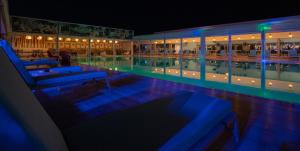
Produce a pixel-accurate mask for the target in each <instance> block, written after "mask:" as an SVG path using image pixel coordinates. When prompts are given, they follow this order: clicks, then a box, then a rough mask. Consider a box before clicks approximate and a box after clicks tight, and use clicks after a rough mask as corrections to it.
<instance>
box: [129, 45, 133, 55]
mask: <svg viewBox="0 0 300 151" xmlns="http://www.w3.org/2000/svg"><path fill="white" fill-rule="evenodd" d="M130 55H131V57H133V41H131V42H130Z"/></svg>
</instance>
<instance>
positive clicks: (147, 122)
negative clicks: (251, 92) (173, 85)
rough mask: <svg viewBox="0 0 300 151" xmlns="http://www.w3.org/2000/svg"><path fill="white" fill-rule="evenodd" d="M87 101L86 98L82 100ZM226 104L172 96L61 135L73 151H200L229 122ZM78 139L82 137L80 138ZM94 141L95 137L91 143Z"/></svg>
mask: <svg viewBox="0 0 300 151" xmlns="http://www.w3.org/2000/svg"><path fill="white" fill-rule="evenodd" d="M85 102H88V100H85ZM236 122H237V121H236V118H235V115H234V113H233V112H232V105H231V103H230V102H227V101H223V100H220V99H217V98H214V97H209V96H206V95H204V94H201V93H195V94H194V93H191V92H186V91H183V92H178V93H177V94H176V95H174V96H170V97H166V98H162V99H159V100H154V101H151V102H149V103H145V104H142V105H139V106H136V107H132V108H129V109H126V110H120V111H115V112H111V113H109V114H107V115H105V116H103V117H101V118H98V119H97V120H94V121H91V122H88V123H84V124H80V125H77V126H75V127H72V128H71V129H68V130H67V131H65V133H64V134H65V136H66V137H65V138H66V140H67V142H68V143H69V146H70V149H71V150H74V151H81V150H93V149H94V148H101V149H102V150H138V151H148V150H159V151H188V150H189V151H190V150H195V151H196V150H197V151H199V150H205V149H206V148H207V147H209V145H210V144H212V142H214V141H215V140H216V138H217V137H218V136H220V135H221V134H222V132H224V131H225V130H229V128H228V125H230V124H233V127H234V128H233V129H231V130H232V132H233V138H234V140H235V141H236V142H238V141H239V136H238V128H237V123H236ZM83 138H84V139H83ZM96 138H97V139H96Z"/></svg>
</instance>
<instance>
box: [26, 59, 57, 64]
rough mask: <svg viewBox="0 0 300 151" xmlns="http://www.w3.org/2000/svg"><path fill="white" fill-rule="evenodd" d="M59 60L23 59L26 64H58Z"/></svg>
mask: <svg viewBox="0 0 300 151" xmlns="http://www.w3.org/2000/svg"><path fill="white" fill-rule="evenodd" d="M58 64H59V63H58V61H56V60H54V59H38V60H33V61H23V65H24V66H39V65H56V66H57V65H58Z"/></svg>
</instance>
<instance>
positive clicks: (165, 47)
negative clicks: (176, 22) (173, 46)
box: [163, 36, 167, 75]
mask: <svg viewBox="0 0 300 151" xmlns="http://www.w3.org/2000/svg"><path fill="white" fill-rule="evenodd" d="M166 49H167V44H166V37H165V36H164V56H163V60H164V75H165V74H166V58H167V56H166Z"/></svg>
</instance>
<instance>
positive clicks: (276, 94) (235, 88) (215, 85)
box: [119, 69, 300, 104]
mask: <svg viewBox="0 0 300 151" xmlns="http://www.w3.org/2000/svg"><path fill="white" fill-rule="evenodd" d="M119 71H121V72H129V73H132V74H137V75H141V76H145V77H150V78H157V79H161V80H168V81H172V82H178V83H183V84H190V85H194V86H200V87H204V88H209V89H219V90H224V91H229V92H234V93H240V94H245V95H250V96H255V97H262V98H266V99H271V100H276V101H283V102H288V103H296V104H300V94H292V93H288V92H280V91H275V90H264V91H262V90H261V89H260V88H254V87H245V86H240V85H235V84H231V85H229V84H225V83H219V82H213V81H204V82H203V81H200V80H199V79H190V78H185V77H180V78H179V77H176V76H170V75H160V74H154V73H149V72H136V71H134V70H122V69H119Z"/></svg>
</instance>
